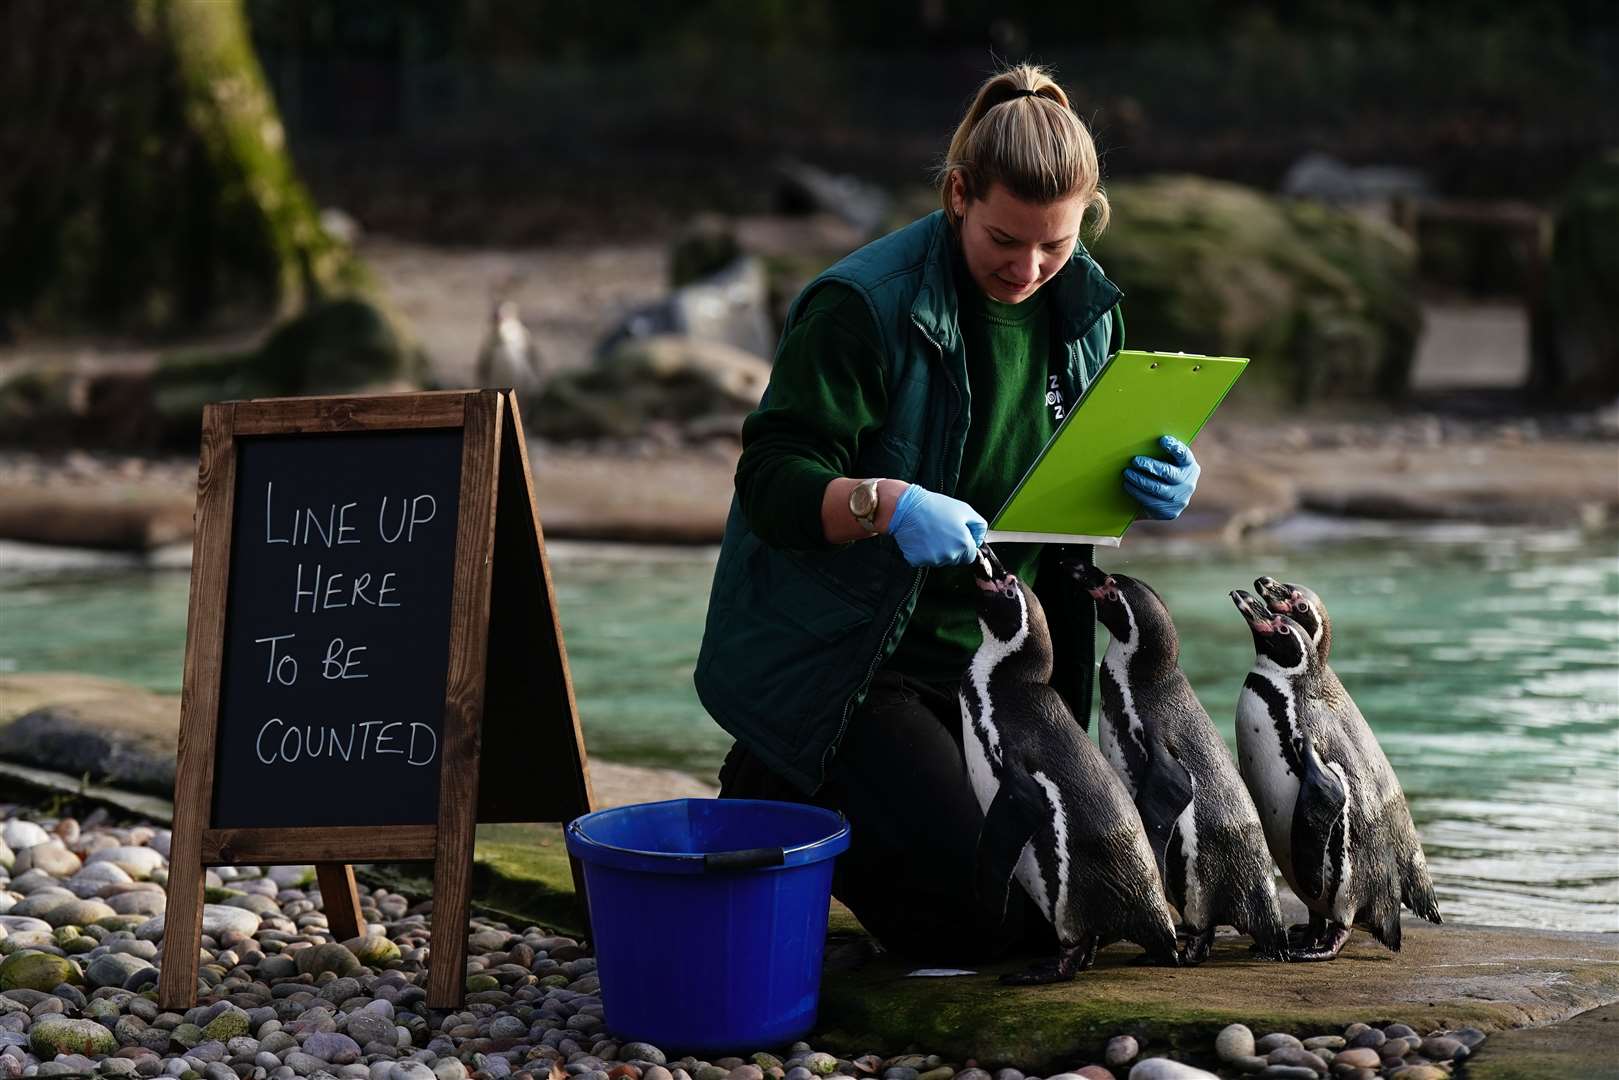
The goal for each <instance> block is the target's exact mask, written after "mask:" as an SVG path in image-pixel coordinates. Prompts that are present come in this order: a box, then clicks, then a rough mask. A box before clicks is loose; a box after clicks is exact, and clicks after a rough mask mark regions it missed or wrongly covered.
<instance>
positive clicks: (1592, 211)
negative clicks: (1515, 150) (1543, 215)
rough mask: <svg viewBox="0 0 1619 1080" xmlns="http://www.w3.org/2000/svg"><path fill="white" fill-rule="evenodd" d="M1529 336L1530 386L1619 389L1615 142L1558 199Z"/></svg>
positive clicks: (1589, 393) (1581, 395)
mask: <svg viewBox="0 0 1619 1080" xmlns="http://www.w3.org/2000/svg"><path fill="white" fill-rule="evenodd" d="M1532 338H1533V341H1534V357H1533V361H1532V367H1531V371H1530V387H1531V389H1533V390H1535V391H1538V392H1540V393H1542V394H1545V395H1547V396H1549V397H1552V398H1555V399H1558V400H1561V401H1564V402H1568V403H1574V404H1581V403H1583V404H1587V405H1589V404H1594V403H1599V402H1604V401H1608V400H1611V399H1612V398H1613V397H1614V395H1615V394H1619V149H1616V150H1611V151H1609V152H1608V154H1607V156H1606V157H1604V158H1603V159H1602V160H1601V161H1599V162H1597V163H1595V164H1593V165H1591V166H1590V167H1589V168H1587V169H1586V170H1585V171H1584V172H1582V173H1580V174H1579V176H1578V177H1576V178H1575V181H1574V184H1573V186H1572V188H1571V189H1570V191H1569V194H1568V197H1567V198H1566V199H1565V200H1564V201H1563V206H1562V209H1561V210H1560V211H1559V213H1558V215H1557V219H1556V223H1555V225H1554V226H1553V232H1552V242H1551V258H1550V265H1549V267H1548V269H1547V280H1546V297H1545V301H1544V304H1543V305H1542V307H1541V309H1540V310H1539V311H1537V312H1535V325H1534V331H1533V334H1532Z"/></svg>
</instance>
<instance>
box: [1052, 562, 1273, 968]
mask: <svg viewBox="0 0 1619 1080" xmlns="http://www.w3.org/2000/svg"><path fill="white" fill-rule="evenodd" d="M1066 569H1067V570H1068V572H1069V574H1070V575H1072V577H1073V578H1074V580H1075V581H1076V582H1078V584H1079V585H1081V586H1082V587H1083V588H1085V589H1086V590H1087V591H1088V592H1089V593H1090V595H1091V597H1092V598H1093V599H1095V601H1096V617H1097V618H1098V619H1099V620H1100V621H1101V623H1102V625H1103V626H1106V627H1107V629H1108V633H1109V634H1110V635H1111V638H1112V640H1111V641H1109V643H1108V647H1107V652H1106V653H1105V654H1103V657H1102V664H1101V670H1100V680H1101V684H1102V721H1101V724H1100V735H1101V743H1102V756H1103V757H1105V758H1106V759H1107V762H1108V764H1109V765H1111V766H1113V770H1114V771H1115V772H1116V773H1118V774H1119V778H1120V779H1121V780H1123V781H1124V786H1125V789H1126V790H1127V791H1129V793H1130V796H1131V798H1133V799H1134V800H1135V804H1136V809H1137V810H1138V811H1139V812H1140V813H1141V822H1142V825H1143V826H1144V827H1145V829H1146V831H1147V836H1148V837H1149V839H1152V840H1153V854H1154V855H1155V856H1156V857H1157V859H1158V869H1159V873H1160V874H1161V875H1162V876H1163V881H1164V888H1165V891H1166V893H1167V894H1168V896H1169V902H1170V903H1171V904H1174V905H1175V907H1176V908H1178V909H1179V910H1180V913H1181V921H1182V922H1183V923H1184V924H1185V925H1186V927H1188V928H1189V930H1190V932H1191V939H1190V941H1188V942H1187V944H1186V947H1185V949H1184V951H1183V952H1182V954H1181V961H1182V962H1183V963H1186V964H1198V963H1202V962H1203V960H1205V959H1206V958H1207V957H1208V954H1209V947H1210V946H1211V945H1212V944H1213V943H1214V931H1215V927H1217V926H1235V927H1236V928H1237V929H1238V930H1240V931H1242V932H1243V933H1245V934H1248V935H1249V936H1251V937H1252V938H1253V939H1254V951H1255V952H1256V953H1258V954H1259V955H1261V956H1264V957H1267V958H1269V959H1273V960H1281V959H1283V958H1284V954H1285V951H1286V949H1285V947H1286V943H1287V935H1286V931H1285V930H1284V929H1283V927H1282V915H1281V909H1280V908H1279V907H1278V906H1277V903H1276V884H1275V881H1274V880H1273V878H1272V874H1271V861H1270V852H1269V851H1268V850H1267V849H1266V847H1265V833H1264V830H1263V829H1262V828H1261V827H1260V824H1259V814H1258V812H1257V811H1255V809H1254V804H1253V800H1252V799H1250V798H1249V796H1248V791H1247V789H1246V788H1244V787H1243V784H1242V779H1241V778H1240V777H1239V776H1238V775H1237V767H1236V765H1235V764H1233V763H1232V761H1231V754H1230V751H1228V750H1227V749H1226V745H1225V741H1224V740H1223V739H1221V737H1220V733H1219V732H1218V731H1217V730H1216V729H1215V727H1214V723H1213V721H1211V720H1210V719H1209V714H1208V712H1207V711H1206V710H1205V709H1204V708H1203V705H1202V703H1201V702H1199V701H1198V699H1197V695H1196V694H1195V693H1193V692H1192V687H1191V684H1190V683H1188V682H1187V681H1186V676H1185V674H1184V673H1183V672H1182V671H1181V669H1180V638H1179V636H1178V635H1177V634H1176V632H1175V624H1174V623H1173V622H1172V621H1171V620H1170V616H1169V610H1168V608H1166V607H1165V606H1164V602H1163V599H1162V598H1161V597H1160V596H1159V595H1158V593H1157V592H1155V591H1154V590H1153V588H1152V586H1150V585H1148V584H1146V583H1145V582H1143V581H1138V580H1136V579H1135V578H1132V577H1126V576H1125V575H1124V574H1109V573H1107V572H1106V571H1103V570H1099V569H1097V568H1096V567H1094V566H1085V565H1083V564H1078V563H1070V564H1067V567H1066Z"/></svg>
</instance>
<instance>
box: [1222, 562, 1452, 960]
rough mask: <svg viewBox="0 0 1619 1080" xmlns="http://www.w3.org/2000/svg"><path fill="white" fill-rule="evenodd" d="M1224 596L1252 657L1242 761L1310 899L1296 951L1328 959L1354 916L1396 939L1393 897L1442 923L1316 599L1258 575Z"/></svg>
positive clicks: (1289, 868) (1240, 733)
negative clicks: (1243, 626)
mask: <svg viewBox="0 0 1619 1080" xmlns="http://www.w3.org/2000/svg"><path fill="white" fill-rule="evenodd" d="M1254 588H1255V589H1257V590H1258V591H1259V592H1260V593H1261V594H1263V595H1265V596H1266V597H1267V599H1269V600H1270V603H1269V605H1267V604H1266V603H1265V602H1263V601H1261V600H1260V599H1259V598H1258V597H1256V596H1253V595H1251V594H1250V593H1248V592H1245V591H1244V590H1242V589H1237V590H1234V591H1233V592H1232V593H1231V600H1232V602H1233V603H1234V604H1236V606H1237V610H1238V611H1240V612H1241V613H1242V615H1243V618H1244V619H1246V620H1247V622H1248V628H1249V630H1250V631H1251V632H1252V634H1253V639H1254V663H1253V667H1252V668H1251V669H1250V670H1249V672H1248V677H1247V679H1246V681H1245V682H1244V683H1243V688H1242V691H1241V694H1240V696H1239V698H1238V701H1237V758H1238V768H1239V771H1240V772H1241V773H1242V778H1243V781H1244V782H1245V783H1246V784H1247V785H1248V791H1249V793H1250V794H1252V795H1253V797H1254V804H1255V805H1256V806H1257V807H1258V809H1259V818H1260V822H1261V823H1262V824H1263V826H1264V829H1265V840H1266V842H1267V843H1269V845H1270V851H1271V855H1272V856H1273V857H1274V858H1275V859H1276V863H1277V865H1278V866H1280V867H1281V870H1282V876H1283V877H1284V878H1285V879H1286V880H1287V883H1288V884H1289V885H1290V886H1292V888H1293V891H1294V892H1295V893H1297V894H1298V897H1299V899H1300V900H1302V901H1304V904H1305V906H1306V907H1307V908H1309V909H1310V922H1309V924H1308V925H1307V926H1295V927H1293V928H1292V930H1291V934H1290V946H1289V957H1290V958H1291V959H1293V960H1303V961H1311V960H1331V959H1333V958H1334V957H1336V956H1337V955H1338V953H1339V952H1340V951H1342V949H1343V947H1344V943H1345V942H1347V941H1348V940H1349V935H1350V932H1351V928H1353V927H1356V926H1358V927H1360V928H1361V929H1363V930H1366V931H1367V932H1368V933H1370V934H1371V935H1372V936H1373V937H1374V938H1376V939H1377V940H1378V941H1380V942H1381V943H1383V944H1384V945H1385V946H1387V947H1388V948H1390V949H1392V950H1394V951H1395V952H1398V951H1399V949H1400V905H1401V904H1404V905H1405V906H1406V907H1408V908H1410V909H1411V910H1412V911H1414V912H1416V913H1417V914H1418V915H1420V916H1422V917H1423V918H1425V919H1427V920H1429V921H1430V922H1434V923H1438V922H1442V921H1443V920H1442V919H1441V917H1440V914H1439V903H1438V900H1437V899H1436V898H1435V896H1434V889H1433V881H1432V880H1431V879H1430V878H1429V875H1428V864H1427V860H1426V859H1425V858H1424V857H1423V853H1422V844H1421V842H1420V841H1419V840H1418V839H1417V830H1416V827H1415V826H1414V825H1412V823H1411V811H1410V809H1409V808H1408V807H1407V806H1406V803H1405V793H1404V792H1403V791H1402V790H1401V789H1400V782H1399V780H1398V779H1397V778H1396V777H1395V775H1394V768H1393V767H1392V766H1391V765H1390V764H1389V761H1388V758H1387V757H1385V756H1384V754H1383V748H1382V747H1381V746H1379V745H1378V743H1377V738H1376V736H1374V735H1373V734H1372V729H1371V727H1370V726H1369V725H1368V724H1367V723H1366V719H1365V717H1363V716H1362V715H1361V713H1360V709H1358V708H1357V707H1356V706H1355V702H1354V699H1353V698H1351V697H1350V696H1349V693H1348V691H1346V690H1345V689H1344V687H1343V684H1342V683H1340V682H1339V681H1338V676H1337V675H1336V674H1335V673H1334V672H1333V670H1332V668H1331V667H1330V666H1329V665H1328V664H1327V661H1326V658H1327V654H1328V652H1329V651H1330V649H1331V644H1332V630H1331V622H1330V620H1329V618H1328V616H1327V611H1326V608H1325V607H1324V606H1323V605H1322V603H1321V598H1320V597H1319V596H1317V595H1316V594H1315V593H1314V592H1311V591H1310V590H1308V589H1304V588H1301V587H1299V586H1294V585H1285V584H1282V583H1281V582H1278V581H1275V580H1274V579H1272V578H1260V579H1259V580H1257V581H1256V582H1254Z"/></svg>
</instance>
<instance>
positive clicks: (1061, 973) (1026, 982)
mask: <svg viewBox="0 0 1619 1080" xmlns="http://www.w3.org/2000/svg"><path fill="white" fill-rule="evenodd" d="M1073 980H1074V972H1073V969H1072V967H1065V966H1064V964H1063V958H1061V957H1058V958H1055V959H1051V960H1041V961H1040V962H1038V963H1035V964H1031V965H1029V967H1028V968H1027V969H1026V970H1024V971H1008V972H1007V973H1006V974H1005V975H1002V976H1001V985H1002V986H1049V985H1051V984H1052V983H1060V982H1073Z"/></svg>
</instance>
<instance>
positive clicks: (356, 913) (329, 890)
mask: <svg viewBox="0 0 1619 1080" xmlns="http://www.w3.org/2000/svg"><path fill="white" fill-rule="evenodd" d="M315 881H316V883H318V884H319V885H320V896H321V901H322V903H323V904H324V905H325V907H326V925H327V927H328V928H329V929H330V930H331V931H332V940H333V941H338V942H343V941H347V940H348V939H349V938H357V937H360V936H362V935H363V934H364V933H365V929H366V927H365V920H364V919H363V918H361V917H360V890H359V887H358V886H357V885H355V883H354V867H352V866H350V865H349V864H348V863H340V862H323V863H316V864H315Z"/></svg>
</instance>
